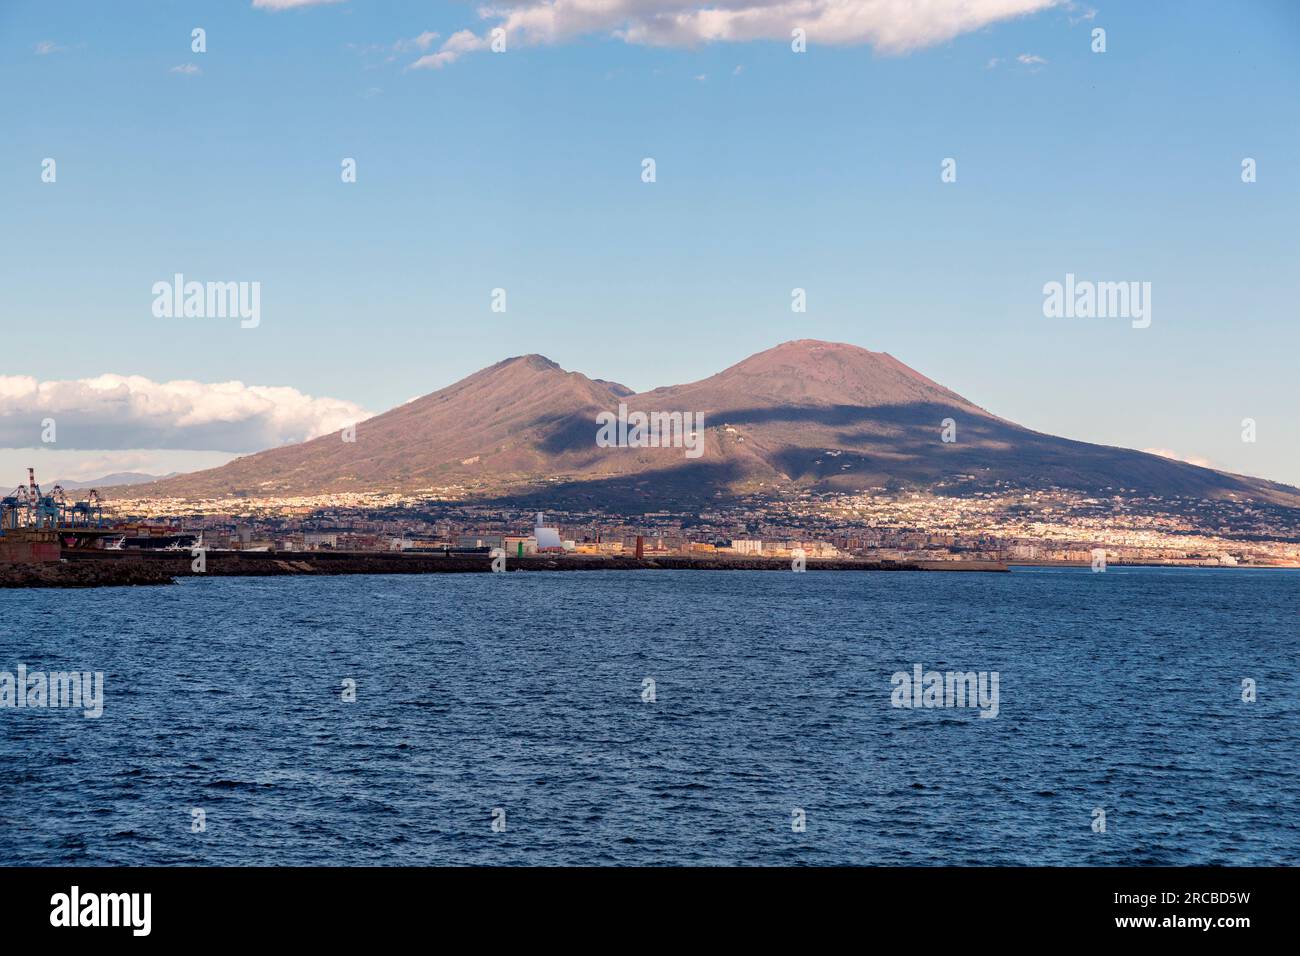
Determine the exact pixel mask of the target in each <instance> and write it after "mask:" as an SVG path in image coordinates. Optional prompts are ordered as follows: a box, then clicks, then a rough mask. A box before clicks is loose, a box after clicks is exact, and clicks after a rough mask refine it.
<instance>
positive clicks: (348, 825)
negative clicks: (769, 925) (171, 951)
mask: <svg viewBox="0 0 1300 956" xmlns="http://www.w3.org/2000/svg"><path fill="white" fill-rule="evenodd" d="M1298 596H1300V571H1294V570H1266V569H1258V570H1248V569H1222V570H1219V569H1188V568H1177V569H1173V568H1168V569H1165V568H1116V567H1110V568H1108V569H1107V570H1106V571H1105V572H1104V573H1092V572H1091V570H1090V569H1088V568H1080V569H1062V568H1053V569H1036V568H1015V569H1013V570H1012V572H1011V573H1009V574H990V573H966V572H962V573H955V572H954V573H943V572H936V573H928V572H866V573H858V572H815V571H814V572H808V573H803V574H795V573H782V572H749V571H610V572H546V573H509V574H479V575H470V574H430V575H410V576H405V575H397V576H383V575H376V576H339V577H271V578H209V579H204V578H187V579H184V580H181V581H180V582H179V583H177V584H176V585H174V586H171V587H142V588H103V589H88V590H23V591H0V607H3V614H4V622H5V623H4V627H3V628H2V629H0V672H7V673H9V674H11V675H16V673H17V669H18V668H19V667H20V666H22V667H24V668H25V669H26V671H27V673H28V675H29V677H30V675H31V674H33V673H36V672H42V673H48V672H53V671H60V672H72V671H76V672H85V673H87V674H93V673H95V672H100V673H102V675H103V684H102V700H101V701H100V703H101V704H102V714H101V715H100V716H98V717H95V716H86V713H87V709H86V708H84V707H83V708H80V709H79V708H75V707H70V706H61V707H52V706H49V704H50V702H51V701H50V700H49V698H48V697H47V698H46V706H43V707H42V706H24V707H22V708H19V707H16V706H4V707H0V865H8V866H14V865H54V864H58V865H100V864H103V865H108V864H119V865H150V864H151V865H346V866H371V865H462V864H469V865H561V866H563V865H782V866H784V865H865V866H895V865H962V866H992V865H1027V864H1048V865H1065V866H1074V865H1080V866H1082V865H1112V864H1113V865H1201V864H1210V865H1225V866H1236V865H1246V864H1250V865H1269V864H1292V865H1294V864H1300V760H1298V759H1297V758H1298V757H1300V680H1298V677H1300V671H1298V670H1297V663H1300V615H1298V614H1297V597H1298ZM931 671H934V672H938V673H939V675H940V678H941V681H940V684H939V685H935V684H933V683H932V682H930V681H929V680H928V678H923V683H925V684H926V685H927V686H928V687H929V688H930V689H931V690H932V691H933V693H932V694H931V695H930V697H929V702H930V703H931V704H934V705H935V706H925V703H926V698H924V697H922V696H921V694H920V692H919V690H914V689H908V688H907V686H906V685H905V684H904V682H903V681H902V680H901V677H902V676H906V677H907V678H908V681H909V682H910V681H911V679H912V678H913V676H914V675H917V674H918V673H919V674H921V675H928V674H929V673H930V672H931ZM950 671H951V672H953V673H955V674H959V675H960V674H966V673H970V672H974V674H975V675H977V677H978V675H983V678H982V679H983V683H982V684H981V685H980V686H981V687H982V688H983V689H984V690H986V691H987V692H988V693H987V694H986V695H985V697H984V699H983V704H984V706H973V704H978V703H979V698H978V695H975V694H972V695H971V696H970V697H968V698H967V699H966V700H965V701H963V700H961V698H960V696H959V695H958V694H957V693H956V691H957V689H959V688H961V687H965V686H972V687H973V686H974V685H973V684H972V685H963V684H962V683H961V679H960V678H959V679H958V680H957V681H956V682H955V683H953V686H952V692H951V693H950V692H949V687H948V682H947V680H946V677H945V676H944V675H946V674H947V672H950ZM995 674H996V693H995V694H994V684H993V682H992V681H993V676H994V675H995ZM13 680H14V681H16V676H15V677H14V678H13ZM2 681H3V675H2V674H0V682H2ZM89 683H90V682H89V681H88V686H89ZM0 689H2V688H0ZM16 694H17V691H16V690H15V695H16ZM994 697H995V701H994V700H993V699H991V698H994ZM14 700H15V697H13V696H11V702H13V701H14ZM24 701H25V702H32V698H31V697H30V694H29V696H28V697H27V698H24ZM994 702H995V703H996V706H993V704H994ZM62 703H68V701H66V700H65V701H62ZM83 703H84V701H83ZM918 704H920V706H918ZM907 705H911V706H907ZM994 711H996V713H994Z"/></svg>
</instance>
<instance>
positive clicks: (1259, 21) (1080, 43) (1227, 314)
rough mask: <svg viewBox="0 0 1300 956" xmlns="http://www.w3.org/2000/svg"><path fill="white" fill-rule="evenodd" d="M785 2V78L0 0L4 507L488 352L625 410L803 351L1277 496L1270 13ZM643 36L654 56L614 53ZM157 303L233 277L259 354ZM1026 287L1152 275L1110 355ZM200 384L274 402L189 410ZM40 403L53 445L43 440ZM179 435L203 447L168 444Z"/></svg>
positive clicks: (335, 13) (1286, 176) (614, 25)
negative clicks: (1245, 434) (946, 168)
mask: <svg viewBox="0 0 1300 956" xmlns="http://www.w3.org/2000/svg"><path fill="white" fill-rule="evenodd" d="M602 2H605V0H602ZM1015 2H1017V0H977V2H975V3H973V4H971V5H970V6H972V7H974V8H976V9H978V8H982V7H989V8H996V7H999V6H1006V5H1007V4H1014V3H1015ZM1024 2H1026V3H1028V4H1030V5H1032V4H1033V3H1035V2H1039V0H1024ZM818 3H819V4H821V5H822V6H823V7H825V8H826V19H825V20H824V21H819V26H818V28H817V29H810V31H809V34H810V36H809V46H808V52H807V53H804V54H795V53H793V52H792V51H791V49H790V42H789V39H788V30H786V28H785V26H786V20H785V19H783V17H785V14H784V12H783V10H782V9H781V8H780V6H779V4H777V3H769V2H768V0H750V2H749V4H748V5H749V6H750V7H752V8H753V9H751V10H750V11H748V13H746V16H749V15H750V14H754V16H749V19H745V20H743V21H737V22H741V23H743V24H746V26H745V28H744V29H743V30H742V29H735V28H732V27H727V28H726V29H727V30H731V31H732V33H734V34H735V37H734V38H733V37H732V34H731V33H726V34H724V35H723V36H722V37H721V38H718V37H716V36H714V37H711V36H708V35H705V36H703V39H699V38H696V42H692V37H691V36H690V35H681V34H680V31H679V32H678V33H673V34H671V35H667V34H662V35H660V34H656V33H655V32H654V31H655V29H656V25H662V23H664V22H674V23H676V22H680V21H676V20H673V21H664V20H662V19H654V18H652V17H651V16H650V15H651V14H653V13H654V12H656V11H658V12H664V11H666V12H668V13H670V14H671V13H674V12H681V8H682V7H684V4H681V3H675V2H672V0H607V2H606V3H605V6H606V7H608V8H609V13H608V16H605V17H604V18H599V17H598V18H595V19H594V20H593V21H592V22H586V21H583V20H581V18H578V19H574V20H572V21H571V22H566V23H564V24H561V25H560V26H558V27H556V26H555V25H554V24H552V25H551V26H549V27H546V28H545V29H544V30H540V31H539V30H531V29H525V28H523V27H521V28H518V29H516V28H515V27H513V26H512V27H511V30H510V32H508V33H507V44H508V47H507V51H506V52H505V53H504V54H494V53H491V52H488V51H483V50H480V51H472V52H467V53H465V54H464V55H463V56H459V57H458V58H456V59H455V60H454V62H449V63H447V64H446V65H444V66H442V67H441V68H423V67H416V68H413V67H415V65H416V64H417V63H418V61H419V60H420V59H421V57H428V56H431V55H436V54H437V53H438V52H439V51H440V50H442V49H444V48H445V44H446V43H447V40H448V38H450V37H452V36H454V35H455V34H456V33H457V31H461V30H465V29H469V30H472V31H474V33H475V35H476V36H478V37H485V36H487V34H488V30H490V28H491V27H492V26H493V25H494V24H496V23H500V22H503V19H502V18H500V17H498V18H483V17H481V16H480V15H479V13H478V12H477V10H476V8H475V7H474V6H471V5H466V4H460V3H447V4H440V3H427V2H425V3H415V2H384V3H380V2H377V0H343V2H336V3H327V4H314V3H308V4H304V5H302V6H299V7H297V8H295V9H285V10H272V9H265V8H255V7H254V6H253V4H252V2H251V0H239V2H222V3H203V2H197V3H187V4H184V5H181V4H166V3H156V4H143V3H142V4H137V5H131V6H130V7H122V6H119V5H110V4H102V3H94V2H84V3H80V2H77V3H48V2H46V3H38V2H24V0H17V2H14V0H10V2H7V3H5V4H4V5H2V6H0V101H2V106H0V110H2V115H3V117H4V122H3V129H2V130H0V210H3V216H4V229H3V230H2V231H0V262H2V263H3V266H0V276H3V279H4V295H3V297H2V298H0V310H2V311H0V319H2V321H3V327H4V329H5V330H6V331H7V335H8V339H7V342H6V348H5V349H4V351H3V360H0V376H12V377H30V378H31V379H34V380H35V384H34V388H35V391H34V392H33V391H31V388H32V387H33V383H32V382H30V381H27V380H25V379H23V380H17V381H9V382H8V384H6V385H4V386H3V387H0V441H2V442H3V443H4V444H7V445H11V446H15V448H16V449H18V450H15V449H14V448H11V449H8V450H4V451H0V468H3V469H6V470H5V471H4V472H3V474H8V473H9V472H12V471H15V469H16V468H17V466H18V465H20V464H24V463H26V462H28V461H32V460H37V461H40V462H42V472H43V473H44V474H46V476H47V478H54V477H93V476H94V475H95V474H96V473H103V472H105V471H111V470H117V468H119V467H124V468H129V467H143V468H144V469H145V470H172V469H173V468H182V469H183V468H187V467H194V466H197V465H199V464H208V463H210V462H213V461H217V460H224V459H225V458H228V457H230V456H231V454H232V453H233V452H235V451H248V450H253V448H254V447H264V446H265V445H266V444H268V443H275V442H277V441H283V440H291V439H294V438H301V437H306V434H308V433H310V432H311V430H312V429H313V428H315V429H319V428H323V427H325V426H326V425H332V424H334V418H337V417H338V416H339V415H344V416H345V417H346V414H347V412H346V410H347V409H348V408H351V407H353V406H358V407H360V408H362V409H365V410H368V411H372V412H376V411H382V410H384V409H386V408H389V407H391V406H393V405H395V404H398V403H401V402H403V401H405V400H407V399H409V398H412V397H414V396H416V395H421V394H424V393H427V392H430V391H433V390H435V389H437V388H441V387H443V386H445V385H448V384H450V383H451V382H453V381H455V380H456V379H458V378H460V377H462V376H464V375H466V374H469V373H471V372H473V371H475V370H477V369H479V368H481V367H483V366H485V365H488V364H491V363H492V362H495V361H498V360H499V359H501V358H504V357H506V356H509V355H517V354H522V353H527V352H540V353H542V354H545V355H547V356H549V357H550V358H552V359H554V360H556V361H557V362H559V363H560V364H561V365H563V366H564V367H565V368H569V369H576V370H579V371H582V372H585V373H587V374H589V375H592V376H593V377H602V378H610V379H616V380H619V381H622V382H624V383H626V384H628V385H630V386H632V387H633V388H636V389H648V388H652V387H654V386H657V385H666V384H673V383H677V382H683V381H689V380H693V379H697V378H701V377H703V376H706V375H709V374H711V373H713V372H716V371H718V370H720V369H722V368H724V367H726V366H728V365H731V364H733V363H735V362H737V361H739V360H740V359H742V358H744V357H745V356H747V355H749V354H752V353H753V352H756V351H759V350H761V349H764V348H767V347H770V346H772V345H775V344H777V343H779V342H782V341H786V340H789V339H795V338H823V339H831V340H837V341H844V342H851V343H854V344H857V345H861V346H863V347H866V348H870V349H873V350H881V351H887V352H890V353H891V354H893V355H895V356H896V357H898V358H899V359H901V360H902V361H904V362H906V363H908V364H909V365H911V366H913V367H914V368H916V369H918V370H920V371H921V372H923V373H925V374H926V375H929V376H930V377H931V378H934V379H935V380H937V381H939V382H941V383H943V384H945V385H947V386H949V387H951V388H953V389H954V390H956V391H958V392H960V393H962V394H963V395H965V396H966V397H967V398H969V399H971V400H972V401H975V402H977V403H978V404H980V405H982V406H984V407H985V408H988V409H989V410H991V411H993V412H995V413H997V414H999V415H1002V416H1004V417H1007V418H1010V419H1012V420H1014V421H1017V422H1019V423H1021V424H1024V425H1027V426H1029V427H1033V428H1037V429H1040V430H1043V431H1048V432H1053V433H1056V434H1061V435H1065V436H1068V437H1072V438H1079V439H1085V440H1090V441H1097V442H1102V443H1106V444H1114V445H1123V446H1127V447H1134V448H1160V449H1168V450H1171V451H1172V452H1174V453H1176V454H1178V455H1180V456H1185V457H1188V458H1190V459H1196V460H1201V461H1205V462H1209V463H1212V464H1213V465H1215V466H1217V467H1222V468H1225V469H1228V470H1232V471H1239V472H1245V473H1248V474H1254V475H1261V476H1264V477H1268V478H1273V479H1277V480H1282V481H1288V482H1290V483H1294V484H1300V424H1297V415H1296V389H1295V377H1296V373H1297V370H1298V369H1300V362H1298V361H1297V355H1300V331H1298V329H1300V315H1298V314H1297V313H1298V311H1300V308H1298V303H1300V268H1297V262H1298V261H1300V255H1298V254H1300V238H1298V235H1297V232H1298V231H1297V228H1296V223H1297V222H1300V190H1298V189H1297V182H1300V5H1296V4H1293V3H1288V2H1276V3H1267V2H1258V3H1243V4H1235V5H1231V6H1224V5H1221V4H1209V3H1188V4H1184V3H1178V4H1175V3H1142V4H1122V5H1121V4H1115V5H1113V6H1108V5H1098V6H1096V7H1093V6H1087V5H1083V4H1055V5H1052V6H1050V7H1049V8H1047V9H1043V10H1040V11H1038V12H1034V13H1030V14H1028V15H1024V16H1017V17H1010V18H998V17H997V16H995V15H992V14H990V15H989V16H988V17H987V18H986V19H987V22H981V23H978V24H977V25H975V26H974V27H973V28H969V29H968V28H967V26H966V25H963V24H955V23H954V22H953V21H951V20H950V19H949V20H947V21H945V18H944V15H943V9H944V7H945V4H943V3H939V4H936V5H935V7H936V9H937V10H938V11H939V12H938V13H935V14H933V18H934V22H920V21H923V20H924V18H923V17H922V16H921V15H920V14H916V16H915V17H914V19H916V20H918V22H909V23H903V24H898V23H894V22H892V21H889V18H888V17H887V16H885V15H884V14H881V15H879V16H878V17H877V18H876V19H875V20H870V22H865V23H861V22H854V23H851V24H850V25H849V26H848V27H843V26H841V21H837V20H835V19H834V16H835V14H836V12H837V9H838V5H839V3H840V0H818ZM504 6H506V7H509V8H512V15H513V16H514V17H515V18H516V19H513V20H509V21H506V22H509V23H511V24H514V23H515V22H519V23H522V24H529V23H532V22H535V19H534V20H530V19H529V18H530V17H532V18H536V17H537V16H539V15H540V14H542V13H545V10H541V9H540V8H538V7H534V6H532V0H517V2H512V3H507V4H504ZM596 6H597V7H599V6H600V4H597V5H596ZM726 6H727V7H728V8H733V7H736V6H737V4H735V3H732V4H727V5H726ZM740 6H745V4H743V3H742V4H740ZM773 7H775V9H769V8H773ZM124 10H129V11H130V14H129V15H126V14H124V13H123V11H124ZM539 10H540V12H539ZM629 11H630V12H629ZM646 11H649V13H647V12H646ZM742 12H743V11H742ZM763 17H766V18H767V19H763ZM786 19H788V18H786ZM647 23H648V24H649V26H650V28H651V29H650V32H649V36H650V38H651V39H652V40H654V42H653V43H645V42H629V40H628V39H626V38H624V34H626V33H629V32H630V34H631V39H633V40H636V39H639V38H642V35H643V33H644V32H645V29H644V28H645V27H646V25H647ZM754 23H758V24H759V25H758V26H757V27H752V24H754ZM822 23H824V24H826V26H821V25H820V24H822ZM195 27H202V28H204V29H205V30H206V34H207V52H206V53H194V52H192V50H191V30H192V29H193V28H195ZM751 27H752V29H751ZM833 27H834V28H833ZM859 27H860V28H861V30H860V32H855V30H857V29H858V28H859ZM1097 27H1101V28H1103V29H1105V31H1106V46H1107V49H1106V52H1105V53H1101V54H1098V53H1093V52H1092V50H1091V49H1090V45H1091V31H1092V30H1093V29H1094V28H1097ZM545 30H549V31H550V32H549V33H548V32H545ZM638 30H641V32H640V33H639V32H638ZM746 30H748V31H749V33H746V32H745V31H746ZM819 30H820V34H819ZM431 33H436V34H438V36H437V37H436V38H426V39H424V40H417V38H419V37H421V36H422V35H425V34H431ZM751 34H756V35H758V36H759V37H760V38H759V39H752V40H751V39H746V38H745V37H746V36H748V35H751ZM949 34H951V35H949ZM899 36H901V37H902V38H903V39H902V40H897V41H896V40H892V39H889V38H891V37H899ZM819 37H820V39H819ZM1022 58H1023V59H1025V60H1028V62H1021V59H1022ZM185 71H188V72H185ZM46 157H50V158H54V159H55V160H56V162H57V181H56V182H55V183H44V182H42V181H41V163H42V160H43V159H44V158H46ZM345 157H352V158H355V159H356V161H357V169H358V177H357V182H356V183H346V184H345V183H343V182H341V179H340V163H341V161H342V160H343V159H344V158H345ZM644 157H653V158H654V159H655V161H656V165H657V181H656V182H654V183H652V184H647V183H643V182H642V181H641V176H640V173H641V160H642V159H643V158H644ZM946 157H953V158H955V159H956V161H957V181H956V182H955V183H942V182H941V181H940V163H941V162H942V160H943V159H945V158H946ZM1245 157H1251V158H1253V159H1255V160H1256V163H1257V170H1258V180H1257V182H1254V183H1250V184H1246V183H1243V182H1242V181H1241V162H1242V159H1243V158H1245ZM177 272H180V273H183V274H185V275H186V276H187V278H193V279H198V280H201V281H203V280H218V281H239V280H246V281H258V282H260V283H261V290H262V292H261V294H262V301H261V321H260V324H259V325H258V327H257V328H255V329H241V328H240V327H239V324H238V322H237V321H234V320H226V319H218V318H206V319H160V318H156V317H155V316H154V315H153V314H152V311H151V304H152V301H153V296H152V294H151V291H150V290H151V287H152V285H153V284H154V283H155V282H157V281H159V280H170V278H171V276H172V275H173V274H174V273H177ZM1066 273H1074V274H1076V275H1078V276H1079V277H1080V278H1084V279H1093V280H1101V281H1148V282H1150V283H1151V285H1152V322H1151V326H1150V328H1146V329H1133V328H1131V327H1130V323H1129V322H1128V321H1126V320H1123V319H1064V318H1060V319H1051V318H1047V317H1045V316H1044V315H1043V309H1042V303H1043V293H1042V287H1043V285H1044V283H1047V282H1050V281H1054V280H1055V281H1062V280H1063V279H1064V277H1065V275H1066ZM498 287H500V288H504V289H506V291H507V297H508V298H507V301H508V309H507V311H506V312H505V313H495V312H493V311H491V309H490V307H489V306H490V296H491V290H492V289H494V288H498ZM795 287H801V288H804V289H806V290H807V297H808V311H807V312H806V313H802V314H798V313H792V312H791V309H790V292H791V289H792V288H795ZM106 374H115V375H119V376H138V377H140V379H139V380H137V381H135V382H134V383H128V384H127V385H124V386H123V385H120V386H119V390H118V391H117V392H115V393H114V394H116V395H118V396H119V397H120V396H121V395H122V394H123V392H122V391H121V389H122V388H125V389H126V390H127V393H129V394H130V395H131V398H130V400H128V401H117V400H115V401H112V402H106V403H101V404H102V407H94V408H91V407H88V406H89V405H93V404H94V401H95V399H94V396H93V395H92V396H91V398H87V397H86V396H87V394H88V392H87V390H86V389H85V388H79V387H78V386H77V385H76V382H77V380H86V379H95V378H96V377H98V376H103V375H106ZM171 380H192V381H193V382H196V383H203V386H204V387H198V386H194V387H187V388H183V389H172V390H166V389H162V388H161V387H160V386H158V384H157V383H164V382H168V381H171ZM231 381H238V382H242V383H244V384H245V385H248V386H274V387H280V388H281V391H279V392H266V391H262V392H239V391H238V390H237V389H236V390H232V389H229V388H227V389H225V390H224V391H216V390H208V389H207V388H206V386H207V385H211V384H214V383H227V382H231ZM55 383H62V384H55ZM25 389H26V391H25ZM326 399H328V400H330V401H324V400H326ZM150 403H152V404H150ZM348 403H351V404H350V405H349V404H348ZM142 407H144V411H141V408H142ZM47 411H48V413H49V414H50V415H53V416H54V417H55V418H56V421H60V427H61V428H62V430H63V434H64V435H65V436H69V437H67V438H61V439H60V440H59V441H57V442H56V443H54V444H51V445H45V446H41V443H40V441H39V436H40V426H39V419H41V418H42V417H43V414H44V413H45V412H47ZM60 416H64V417H63V418H60ZM113 416H117V417H118V420H114V419H113ZM169 416H171V417H170V418H169ZM241 416H242V417H241ZM277 416H278V417H277ZM331 416H333V417H331ZM214 417H215V418H221V419H223V420H224V421H225V422H226V424H227V425H229V424H231V422H232V421H233V422H234V423H235V425H238V424H239V423H240V422H246V424H247V428H246V429H245V431H244V432H243V437H242V438H236V439H233V440H232V439H231V438H230V435H231V434H232V433H237V432H239V428H238V427H233V426H232V427H230V428H225V429H224V430H222V432H221V435H222V438H221V440H220V441H219V442H218V441H217V440H216V438H214V437H213V436H214V435H215V434H216V432H215V431H213V430H212V429H207V430H205V428H204V427H203V426H202V425H200V426H198V427H190V424H187V423H192V422H195V421H200V420H202V421H210V420H211V419H212V418H214ZM1247 417H1249V418H1253V419H1255V420H1256V422H1257V429H1258V433H1257V434H1258V438H1257V441H1256V442H1255V443H1245V442H1243V441H1242V440H1241V430H1242V429H1241V421H1242V419H1243V418H1247ZM79 423H80V424H81V425H85V426H86V427H81V428H78V427H77V426H78V424H79ZM90 425H94V426H95V427H94V428H91V427H89V426H90ZM65 426H66V427H65ZM101 426H102V427H101ZM109 426H112V427H109ZM96 428H98V429H100V430H99V431H96ZM28 434H30V435H31V436H32V437H31V440H30V442H25V441H24V436H26V435H28ZM97 434H98V435H103V436H111V439H110V438H107V437H106V438H103V439H102V440H99V441H98V442H97V441H96V439H95V437H94V436H95V435H97ZM88 436H89V437H88ZM241 442H242V444H243V445H244V446H247V447H238V448H235V447H228V446H230V445H232V443H233V444H235V445H239V444H241ZM214 443H215V444H220V445H222V447H204V446H205V445H212V444H214ZM96 445H98V446H99V447H96ZM29 446H30V447H40V452H39V454H36V453H34V452H32V451H28V450H26V449H27V448H28V447H29ZM51 471H54V472H58V474H57V475H55V474H50V472H51ZM14 477H15V481H16V478H17V477H18V476H17V475H16V474H15V475H14Z"/></svg>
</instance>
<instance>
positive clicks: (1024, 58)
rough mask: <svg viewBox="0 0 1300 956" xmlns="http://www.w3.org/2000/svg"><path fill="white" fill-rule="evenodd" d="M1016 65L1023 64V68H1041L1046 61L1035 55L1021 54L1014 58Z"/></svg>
mask: <svg viewBox="0 0 1300 956" xmlns="http://www.w3.org/2000/svg"><path fill="white" fill-rule="evenodd" d="M1016 62H1017V63H1023V64H1024V65H1025V66H1042V65H1043V64H1044V63H1046V62H1047V61H1046V60H1045V59H1043V58H1042V57H1041V56H1039V55H1038V54H1037V53H1022V54H1020V56H1018V57H1016Z"/></svg>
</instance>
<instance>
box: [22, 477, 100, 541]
mask: <svg viewBox="0 0 1300 956" xmlns="http://www.w3.org/2000/svg"><path fill="white" fill-rule="evenodd" d="M102 527H104V504H103V500H102V499H101V498H100V497H99V492H98V491H96V490H95V489H94V488H91V489H90V492H89V493H88V494H87V495H86V497H85V498H84V499H83V500H80V501H72V502H71V503H69V501H68V496H67V493H66V492H65V491H64V489H63V486H62V485H55V486H54V487H53V488H52V489H51V490H50V491H49V492H48V493H46V492H42V491H41V486H40V485H38V484H37V483H36V469H35V468H28V469H27V484H25V485H19V486H18V487H17V488H15V489H14V490H13V491H12V492H10V493H9V494H8V495H6V496H5V497H4V498H0V532H3V531H16V530H18V529H19V528H35V529H38V530H39V529H48V530H51V531H57V530H59V529H62V528H102Z"/></svg>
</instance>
